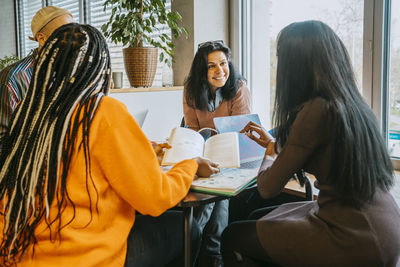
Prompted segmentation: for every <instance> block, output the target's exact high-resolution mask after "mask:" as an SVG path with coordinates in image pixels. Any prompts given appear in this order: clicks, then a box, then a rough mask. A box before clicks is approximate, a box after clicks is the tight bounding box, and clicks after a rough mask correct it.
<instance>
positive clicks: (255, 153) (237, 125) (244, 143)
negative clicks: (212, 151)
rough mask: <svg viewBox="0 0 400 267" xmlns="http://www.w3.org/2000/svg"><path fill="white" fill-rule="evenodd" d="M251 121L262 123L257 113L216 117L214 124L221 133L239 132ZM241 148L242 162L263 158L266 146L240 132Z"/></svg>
mask: <svg viewBox="0 0 400 267" xmlns="http://www.w3.org/2000/svg"><path fill="white" fill-rule="evenodd" d="M249 121H253V122H255V123H257V124H260V125H261V123H260V118H259V117H258V115H257V114H247V115H237V116H226V117H217V118H214V125H215V129H216V130H217V131H218V132H219V133H226V132H239V131H240V130H242V129H243V128H244V126H246V124H247V123H248V122H249ZM239 150H240V163H246V162H249V161H254V160H259V159H262V158H263V157H264V153H265V148H263V147H262V146H260V145H258V144H257V143H256V142H254V141H253V140H251V139H250V138H249V137H247V135H245V134H244V133H239Z"/></svg>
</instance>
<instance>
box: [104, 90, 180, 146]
mask: <svg viewBox="0 0 400 267" xmlns="http://www.w3.org/2000/svg"><path fill="white" fill-rule="evenodd" d="M182 93H183V91H182V90H176V91H160V92H137V93H136V92H134V93H132V92H130V93H111V94H110V96H111V97H114V98H116V99H118V100H120V101H121V102H123V103H124V104H125V105H126V106H127V108H128V110H129V112H130V113H131V114H135V113H137V112H138V111H141V110H144V109H149V112H148V114H147V117H146V119H145V121H144V124H143V126H142V130H143V132H144V133H145V134H146V136H147V137H148V138H149V139H150V140H153V141H165V139H166V138H167V137H169V135H170V133H171V129H172V128H174V127H177V126H179V125H180V122H181V120H182V117H183V108H182Z"/></svg>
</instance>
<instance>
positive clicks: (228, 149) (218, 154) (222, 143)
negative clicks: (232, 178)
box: [203, 132, 240, 168]
mask: <svg viewBox="0 0 400 267" xmlns="http://www.w3.org/2000/svg"><path fill="white" fill-rule="evenodd" d="M203 155H204V157H205V158H208V159H210V160H211V161H214V162H216V163H218V164H219V167H220V168H239V167H240V154H239V138H238V133H236V132H230V133H222V134H217V135H214V136H212V137H210V138H209V139H208V140H207V141H206V144H205V146H204V153H203Z"/></svg>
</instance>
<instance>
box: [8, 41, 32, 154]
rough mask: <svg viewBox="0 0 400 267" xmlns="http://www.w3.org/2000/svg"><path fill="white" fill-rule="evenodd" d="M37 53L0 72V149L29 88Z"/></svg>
mask: <svg viewBox="0 0 400 267" xmlns="http://www.w3.org/2000/svg"><path fill="white" fill-rule="evenodd" d="M37 53H38V52H37V49H35V50H34V51H33V52H32V53H31V54H30V55H28V56H27V57H25V58H23V59H22V60H20V61H18V62H16V63H14V64H12V65H10V66H8V67H6V68H4V69H3V70H1V71H0V149H1V145H2V139H3V137H4V135H5V133H6V130H7V127H8V124H9V123H10V120H11V115H12V113H13V111H14V109H15V107H16V106H17V104H18V103H19V102H20V101H21V100H22V98H23V97H24V96H25V93H26V91H27V90H28V88H29V83H30V81H31V76H32V70H33V64H34V61H35V59H36V58H37Z"/></svg>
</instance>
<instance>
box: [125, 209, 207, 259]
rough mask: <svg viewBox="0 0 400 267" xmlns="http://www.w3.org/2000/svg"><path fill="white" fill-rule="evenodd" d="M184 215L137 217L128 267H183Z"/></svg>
mask: <svg viewBox="0 0 400 267" xmlns="http://www.w3.org/2000/svg"><path fill="white" fill-rule="evenodd" d="M183 232H184V228H183V212H182V211H175V210H168V211H166V212H165V213H163V214H162V215H160V216H158V217H151V216H144V215H140V214H137V216H136V220H135V224H134V225H133V227H132V230H131V232H130V233H129V236H128V249H127V253H126V260H125V267H142V266H143V267H152V266H154V267H159V266H166V265H170V266H183ZM191 234H192V235H191V237H192V239H191V242H192V243H191V244H192V255H191V258H192V259H193V262H194V260H195V259H196V256H197V251H198V249H199V248H198V244H199V243H200V238H201V236H200V229H199V226H198V224H197V223H196V222H195V221H193V224H192V233H191Z"/></svg>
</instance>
